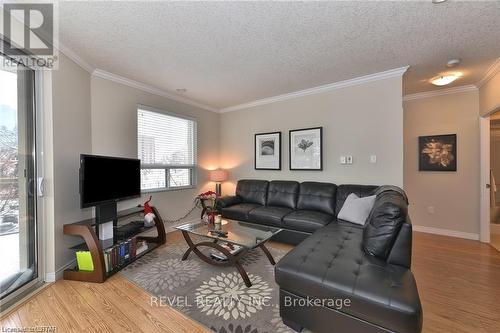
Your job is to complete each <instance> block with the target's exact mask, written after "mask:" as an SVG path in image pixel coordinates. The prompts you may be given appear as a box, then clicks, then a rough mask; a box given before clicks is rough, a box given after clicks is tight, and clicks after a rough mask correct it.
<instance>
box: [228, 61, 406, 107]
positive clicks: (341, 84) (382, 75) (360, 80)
mask: <svg viewBox="0 0 500 333" xmlns="http://www.w3.org/2000/svg"><path fill="white" fill-rule="evenodd" d="M408 68H409V66H405V67H400V68H394V69H390V70H388V71H384V72H379V73H374V74H368V75H364V76H360V77H356V78H353V79H349V80H344V81H338V82H334V83H330V84H326V85H323V86H318V87H314V88H309V89H305V90H300V91H295V92H292V93H288V94H283V95H278V96H273V97H268V98H263V99H259V100H256V101H253V102H248V103H243V104H238V105H234V106H229V107H226V108H223V109H221V110H220V112H221V113H225V112H232V111H237V110H242V109H248V108H251V107H254V106H259V105H265V104H271V103H275V102H279V101H286V100H289V99H293V98H297V97H303V96H308V95H315V94H320V93H323V92H327V91H332V90H337V89H342V88H346V87H350V86H357V85H360V84H364V83H367V82H372V81H378V80H383V79H387V78H391V77H398V76H403V74H404V73H405V72H406V71H407V70H408Z"/></svg>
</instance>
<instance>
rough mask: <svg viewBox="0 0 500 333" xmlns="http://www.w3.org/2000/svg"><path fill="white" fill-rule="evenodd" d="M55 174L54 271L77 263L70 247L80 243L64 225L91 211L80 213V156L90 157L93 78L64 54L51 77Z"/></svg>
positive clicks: (85, 215) (85, 216) (82, 217)
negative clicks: (73, 262)
mask: <svg viewBox="0 0 500 333" xmlns="http://www.w3.org/2000/svg"><path fill="white" fill-rule="evenodd" d="M52 117H53V133H52V134H53V141H54V147H53V159H54V164H53V167H54V168H53V172H54V183H53V184H54V233H55V237H54V239H55V256H56V258H55V259H56V260H55V267H56V269H59V268H61V267H62V266H63V265H65V264H67V263H68V262H70V261H71V260H72V259H74V253H73V252H72V251H70V250H68V247H69V246H71V245H74V244H75V243H78V242H81V241H82V240H81V239H78V238H76V237H70V236H64V235H63V225H64V224H66V223H71V222H75V221H78V220H81V219H84V218H87V217H89V216H90V214H91V210H90V209H84V210H82V209H80V195H79V184H78V169H79V167H80V159H79V154H80V153H90V152H91V151H92V145H91V142H92V140H91V121H90V74H89V73H88V72H86V71H85V70H83V69H82V68H81V67H79V66H78V65H76V64H75V63H74V62H72V61H71V60H69V59H68V58H67V57H66V56H64V55H63V54H60V57H59V69H58V70H54V71H53V73H52Z"/></svg>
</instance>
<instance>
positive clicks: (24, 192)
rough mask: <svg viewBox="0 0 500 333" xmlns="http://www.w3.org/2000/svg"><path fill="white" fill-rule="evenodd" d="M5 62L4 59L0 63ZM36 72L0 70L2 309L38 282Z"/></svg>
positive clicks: (14, 69) (16, 68)
mask: <svg viewBox="0 0 500 333" xmlns="http://www.w3.org/2000/svg"><path fill="white" fill-rule="evenodd" d="M6 60H7V58H6V57H4V56H3V55H1V54H0V61H1V62H2V64H4V63H5V62H6ZM34 95H35V72H34V71H33V70H31V69H28V68H26V67H23V66H22V65H20V64H18V65H15V66H2V67H0V305H1V310H4V309H5V308H6V307H7V306H9V305H10V304H12V303H13V302H15V301H16V300H17V299H19V297H22V295H23V294H24V293H25V292H27V291H28V290H27V289H28V288H29V287H33V285H34V284H35V282H38V277H39V269H38V228H37V218H36V217H37V210H36V197H37V196H36V179H37V178H36V176H37V175H36V158H35V157H36V144H35V142H36V140H35V138H36V133H35V128H36V126H35V123H36V122H35V102H34V100H35V96H34Z"/></svg>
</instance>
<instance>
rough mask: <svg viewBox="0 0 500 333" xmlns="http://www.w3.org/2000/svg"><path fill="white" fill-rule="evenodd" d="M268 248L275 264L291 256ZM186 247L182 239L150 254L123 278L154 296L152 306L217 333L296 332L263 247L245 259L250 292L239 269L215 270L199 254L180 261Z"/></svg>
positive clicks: (215, 267)
mask: <svg viewBox="0 0 500 333" xmlns="http://www.w3.org/2000/svg"><path fill="white" fill-rule="evenodd" d="M194 240H195V243H196V242H197V241H198V240H199V239H194ZM266 246H267V248H268V249H269V251H270V252H271V254H272V255H273V257H274V259H275V261H276V262H278V261H279V260H280V259H281V258H282V257H283V256H284V255H285V254H286V252H287V251H286V250H283V249H278V248H276V247H274V246H273V245H272V244H267V245H266ZM187 248H188V246H187V244H186V243H185V241H184V239H177V240H175V241H172V242H170V243H168V244H167V245H166V246H165V247H162V248H159V249H157V250H155V251H152V252H151V253H148V254H146V255H145V256H143V257H142V258H140V259H139V260H137V261H136V262H134V263H133V264H131V265H129V266H128V267H127V268H126V269H124V270H123V271H122V273H123V275H124V276H125V277H126V278H127V279H129V280H130V281H132V282H133V283H135V284H136V285H138V286H139V287H141V288H142V289H144V290H146V291H147V292H149V293H150V294H151V295H152V296H153V298H152V304H153V306H172V307H174V308H176V309H177V310H179V311H181V312H183V313H184V314H185V315H187V316H189V317H190V318H192V319H194V320H196V321H198V322H200V323H201V324H203V325H204V326H206V327H208V328H210V329H211V330H213V331H214V332H217V333H266V332H267V333H273V332H277V333H289V332H290V333H292V332H293V331H292V330H291V329H289V328H288V327H287V326H285V325H284V324H283V322H282V320H281V317H280V315H279V305H278V304H279V298H278V297H279V295H278V292H279V288H278V286H277V285H276V282H275V281H274V266H273V265H271V264H270V263H269V260H268V259H267V257H266V256H265V254H264V253H263V252H262V250H261V249H260V248H257V249H254V250H251V251H249V252H248V253H247V254H246V255H245V256H244V257H243V258H242V260H241V263H242V265H243V267H244V268H245V270H246V271H247V274H248V276H249V278H250V280H251V281H252V284H253V285H252V286H251V287H250V288H247V287H246V286H245V283H244V282H243V280H242V278H241V276H240V274H239V273H238V271H237V270H236V268H234V267H218V266H213V265H210V264H208V263H206V262H204V261H202V260H201V259H199V258H198V257H197V256H196V255H195V254H194V253H191V254H190V256H189V258H188V259H187V260H186V261H181V257H182V255H183V254H184V252H185V251H186V250H187ZM205 251H210V250H209V249H207V250H205Z"/></svg>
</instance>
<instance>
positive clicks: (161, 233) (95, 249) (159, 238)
mask: <svg viewBox="0 0 500 333" xmlns="http://www.w3.org/2000/svg"><path fill="white" fill-rule="evenodd" d="M110 206H111V205H110ZM114 206H115V209H116V203H114ZM151 208H152V209H153V213H154V214H155V219H154V220H155V225H154V227H151V228H141V230H139V231H138V232H139V233H141V232H143V231H146V230H147V229H152V228H156V230H157V235H156V236H142V235H137V239H139V240H145V241H146V242H147V244H148V250H147V251H145V252H142V253H141V254H139V255H137V256H136V257H134V258H133V259H131V260H128V261H126V262H125V263H124V264H122V265H121V266H119V267H117V268H115V269H114V270H112V271H110V272H106V269H105V264H104V255H103V250H104V249H106V248H108V247H110V246H113V241H111V243H110V244H107V243H105V242H102V241H100V240H99V237H98V235H97V233H98V232H99V223H100V222H102V223H105V222H108V221H110V219H109V217H113V216H112V215H109V214H112V212H113V211H112V207H99V209H97V207H96V218H90V219H87V220H83V221H78V222H75V223H70V224H65V225H64V227H63V231H64V234H65V235H74V236H80V237H83V239H84V241H85V242H84V243H82V244H78V245H75V246H74V247H72V249H74V250H88V251H90V254H91V256H92V261H93V264H94V271H92V272H84V271H79V270H78V268H73V269H67V270H65V271H64V279H65V280H76V281H86V282H97V283H100V282H104V281H106V279H107V278H108V277H110V276H111V275H113V274H115V273H116V272H118V271H120V270H121V269H122V268H124V267H126V266H127V265H129V264H130V263H132V262H134V261H135V260H137V259H139V258H140V257H142V256H143V255H145V254H147V253H149V252H151V251H152V250H154V249H156V248H157V247H159V246H161V245H163V244H165V242H166V233H165V227H164V225H163V220H162V218H161V216H160V213H159V212H158V210H157V209H156V207H154V206H153V207H151ZM98 212H99V213H98ZM143 212H144V207H142V206H137V207H134V208H130V209H126V210H123V211H120V212H116V213H115V216H114V219H113V221H115V220H116V222H118V220H120V219H126V218H130V217H132V216H134V215H139V216H141V214H143ZM97 214H100V217H99V219H98V218H97ZM106 214H108V215H106ZM142 218H143V217H142Z"/></svg>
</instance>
